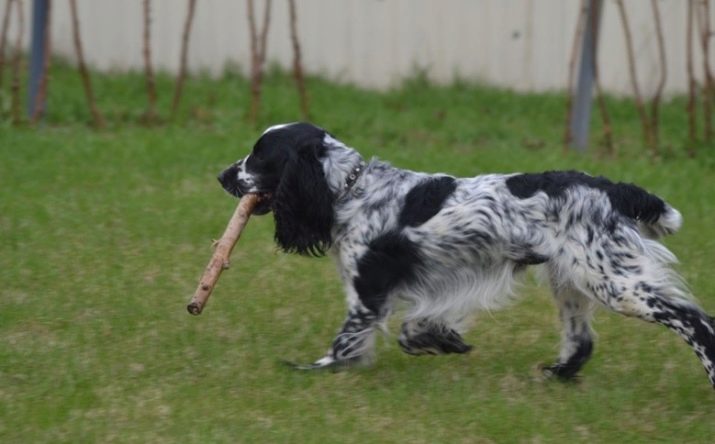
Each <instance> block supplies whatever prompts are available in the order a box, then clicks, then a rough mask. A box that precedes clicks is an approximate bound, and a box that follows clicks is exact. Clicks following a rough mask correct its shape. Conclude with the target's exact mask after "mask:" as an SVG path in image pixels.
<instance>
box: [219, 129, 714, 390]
mask: <svg viewBox="0 0 715 444" xmlns="http://www.w3.org/2000/svg"><path fill="white" fill-rule="evenodd" d="M219 180H220V182H221V184H222V185H223V187H224V188H225V189H226V190H227V191H228V192H229V193H231V194H233V195H235V196H238V197H240V196H242V195H244V194H246V193H257V194H259V195H261V196H262V200H261V203H260V204H259V206H258V207H257V208H256V210H255V212H254V214H265V213H268V212H269V211H273V214H274V217H275V224H276V228H275V229H276V231H275V240H276V242H277V243H278V245H279V246H280V247H281V248H282V249H283V250H285V251H286V252H295V253H299V254H303V255H323V254H325V253H329V254H330V255H331V256H332V257H333V258H334V260H335V262H336V263H337V266H338V270H339V272H340V275H341V278H342V281H343V283H344V286H345V292H346V294H347V303H348V315H347V319H346V320H345V322H344V323H343V326H342V329H341V330H340V332H339V333H338V335H337V337H336V338H335V340H334V341H333V343H332V346H331V347H330V349H329V350H328V352H327V354H326V355H325V356H323V357H322V358H320V359H318V360H317V361H315V362H314V363H313V364H311V365H308V366H304V367H302V368H323V367H331V366H336V365H345V364H349V363H355V362H360V361H365V360H366V359H369V358H370V357H371V355H372V350H373V345H374V335H375V331H376V329H377V327H378V326H379V325H380V323H381V322H383V321H385V319H386V318H387V317H388V315H389V314H390V313H391V312H392V311H393V309H394V308H395V307H396V305H398V303H400V302H402V303H404V305H406V314H405V318H404V323H403V324H402V331H401V334H400V336H399V345H400V346H401V347H402V349H403V350H404V351H405V352H407V353H409V354H413V355H420V354H441V353H465V352H467V351H469V350H470V349H471V348H472V347H471V346H470V345H467V344H465V343H464V341H463V340H462V336H461V335H460V333H462V332H463V330H464V328H465V325H466V321H468V320H469V316H470V314H471V313H473V312H474V311H476V310H492V309H495V308H498V307H500V306H502V305H504V304H505V303H506V302H507V301H508V300H509V299H510V296H511V294H512V288H513V285H514V282H515V278H516V277H518V275H519V274H523V273H520V272H522V271H523V270H524V269H525V268H526V267H527V266H528V265H537V264H543V267H544V269H545V272H546V275H547V276H548V280H549V281H550V284H551V287H552V289H553V294H554V299H555V301H556V304H557V306H558V308H559V311H560V318H561V321H562V323H563V338H562V345H561V351H560V354H559V357H558V359H557V361H556V363H554V364H553V365H551V366H549V367H546V368H545V370H544V371H545V373H546V374H547V375H549V376H557V377H560V378H571V377H573V376H574V375H576V373H577V372H578V371H579V369H580V368H581V367H582V366H583V365H584V363H586V361H587V360H588V359H589V357H590V355H591V352H592V350H593V334H592V330H591V326H590V322H591V316H592V314H593V311H594V308H595V307H596V306H597V305H598V304H600V305H603V306H605V307H608V308H610V309H611V310H614V311H616V312H618V313H621V314H623V315H626V316H632V317H637V318H640V319H643V320H645V321H649V322H656V323H659V324H662V325H664V326H666V327H668V328H669V329H671V330H673V331H674V332H676V333H677V334H678V335H680V336H681V337H682V338H683V339H685V341H686V342H687V343H688V344H690V345H691V346H692V347H693V349H694V350H695V353H696V354H697V356H698V357H699V358H700V360H701V361H702V363H703V365H704V367H705V370H706V371H707V373H708V377H709V378H710V382H711V383H712V384H713V385H715V367H714V366H715V322H714V320H713V318H711V317H710V316H708V315H707V314H706V313H705V312H704V311H703V310H702V309H700V308H699V307H698V306H697V305H696V304H695V303H694V302H693V300H692V298H691V297H690V295H689V293H688V291H687V290H686V288H685V286H684V285H683V283H682V281H681V279H680V278H679V277H678V276H677V275H676V274H675V273H674V272H673V271H672V269H671V268H670V266H669V264H671V263H673V262H675V257H674V256H673V254H672V253H671V252H670V251H668V249H666V248H665V247H664V246H663V245H662V244H660V243H659V242H657V241H656V240H655V239H657V238H658V237H659V236H662V235H666V234H670V233H673V232H675V231H676V230H678V228H679V227H680V225H681V222H682V219H681V215H680V213H679V212H678V211H677V210H676V209H674V208H672V207H671V206H669V205H668V204H667V203H665V202H664V201H663V200H661V199H660V198H658V197H656V196H654V195H652V194H649V193H647V192H646V191H644V190H643V189H641V188H638V187H636V186H634V185H630V184H624V183H613V182H611V181H609V180H607V179H605V178H602V177H592V176H589V175H586V174H583V173H578V172H574V171H568V172H546V173H540V174H505V175H504V174H489V175H482V176H477V177H472V178H455V177H452V176H448V175H446V174H425V173H417V172H412V171H407V170H403V169H398V168H395V167H393V166H391V165H389V164H387V163H385V162H381V161H378V160H371V161H369V162H366V161H365V160H364V159H363V158H362V157H361V156H360V154H359V153H358V152H357V151H355V150H354V149H352V148H350V147H348V146H346V145H345V144H344V143H342V142H340V141H339V140H337V139H335V138H334V137H333V136H331V135H330V134H329V133H328V132H326V131H325V130H323V129H321V128H318V127H316V126H314V125H311V124H308V123H292V124H286V125H276V126H273V127H270V128H268V130H266V131H265V132H264V133H263V135H262V136H261V137H260V138H259V139H258V141H257V142H256V144H255V146H254V147H253V150H252V151H251V153H250V154H249V155H248V156H246V157H245V158H243V159H241V160H239V161H238V162H236V163H235V164H233V165H231V166H230V167H229V168H227V169H226V170H225V171H223V172H222V173H221V174H220V176H219Z"/></svg>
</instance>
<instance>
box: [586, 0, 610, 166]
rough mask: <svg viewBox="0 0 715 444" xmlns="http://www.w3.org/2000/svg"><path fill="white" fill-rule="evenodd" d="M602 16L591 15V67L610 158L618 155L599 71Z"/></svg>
mask: <svg viewBox="0 0 715 444" xmlns="http://www.w3.org/2000/svg"><path fill="white" fill-rule="evenodd" d="M592 4H593V5H594V8H602V7H603V3H602V2H596V1H594V2H592ZM600 16H601V11H593V13H592V14H591V17H592V19H591V20H592V21H593V23H591V32H592V33H593V35H592V36H591V41H592V42H593V48H592V50H591V56H592V57H593V60H591V65H592V66H593V84H594V86H595V89H596V103H597V105H598V110H599V113H600V114H601V121H602V125H603V126H602V129H601V130H602V132H603V144H604V145H605V146H606V152H607V154H608V155H609V156H611V157H613V156H615V155H616V150H615V147H614V145H613V129H612V127H611V117H610V115H609V114H608V108H607V107H606V97H605V95H604V94H603V88H602V87H601V77H600V74H599V72H600V71H599V69H598V35H597V28H598V26H597V25H598V23H597V20H598V18H599V17H600Z"/></svg>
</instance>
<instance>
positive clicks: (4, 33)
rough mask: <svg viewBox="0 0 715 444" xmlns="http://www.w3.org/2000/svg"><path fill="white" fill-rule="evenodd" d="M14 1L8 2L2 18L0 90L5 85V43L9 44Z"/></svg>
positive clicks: (0, 31)
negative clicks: (8, 36)
mask: <svg viewBox="0 0 715 444" xmlns="http://www.w3.org/2000/svg"><path fill="white" fill-rule="evenodd" d="M13 1H14V0H7V2H6V3H5V12H4V13H3V18H2V30H0V89H2V85H3V77H4V74H5V42H7V31H8V29H9V28H10V27H9V24H10V13H11V12H12V3H13Z"/></svg>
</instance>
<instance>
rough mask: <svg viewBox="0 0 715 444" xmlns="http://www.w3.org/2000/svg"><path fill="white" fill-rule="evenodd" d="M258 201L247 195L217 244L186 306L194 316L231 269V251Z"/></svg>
mask: <svg viewBox="0 0 715 444" xmlns="http://www.w3.org/2000/svg"><path fill="white" fill-rule="evenodd" d="M258 201H259V198H258V196H257V195H255V194H247V195H245V196H244V197H242V198H241V201H240V202H239V203H238V206H237V207H236V211H234V213H233V216H231V219H230V220H229V222H228V225H227V226H226V230H225V231H224V233H223V235H222V236H221V239H219V241H218V243H217V244H216V249H215V250H214V253H213V255H212V256H211V260H210V261H209V263H208V265H207V266H206V270H204V274H203V276H201V280H199V285H198V287H196V291H195V292H194V296H193V297H192V298H191V301H190V302H189V305H187V306H186V309H187V310H188V311H189V313H191V314H192V315H195V316H196V315H199V314H201V311H202V310H203V309H204V306H205V305H206V301H208V299H209V296H211V293H212V292H213V289H214V287H215V286H216V282H218V278H219V276H221V272H222V271H223V270H225V269H227V268H228V267H229V257H230V256H231V251H232V250H233V247H234V246H235V245H236V242H238V238H239V237H240V236H241V232H242V231H243V229H244V228H245V226H246V223H247V222H248V218H249V217H250V216H251V213H252V212H253V209H254V208H255V207H256V204H258Z"/></svg>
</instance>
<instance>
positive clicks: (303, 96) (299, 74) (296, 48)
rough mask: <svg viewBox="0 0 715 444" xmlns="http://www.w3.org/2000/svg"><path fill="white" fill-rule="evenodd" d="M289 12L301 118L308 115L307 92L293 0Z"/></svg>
mask: <svg viewBox="0 0 715 444" xmlns="http://www.w3.org/2000/svg"><path fill="white" fill-rule="evenodd" d="M288 8H289V12H290V38H291V41H292V42H293V78H294V79H295V83H296V86H297V88H298V95H299V96H300V113H301V116H302V117H303V120H309V117H308V94H307V92H306V89H305V79H304V78H303V63H302V61H301V52H300V41H299V39H298V25H297V21H298V19H297V14H296V10H295V0H288Z"/></svg>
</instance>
